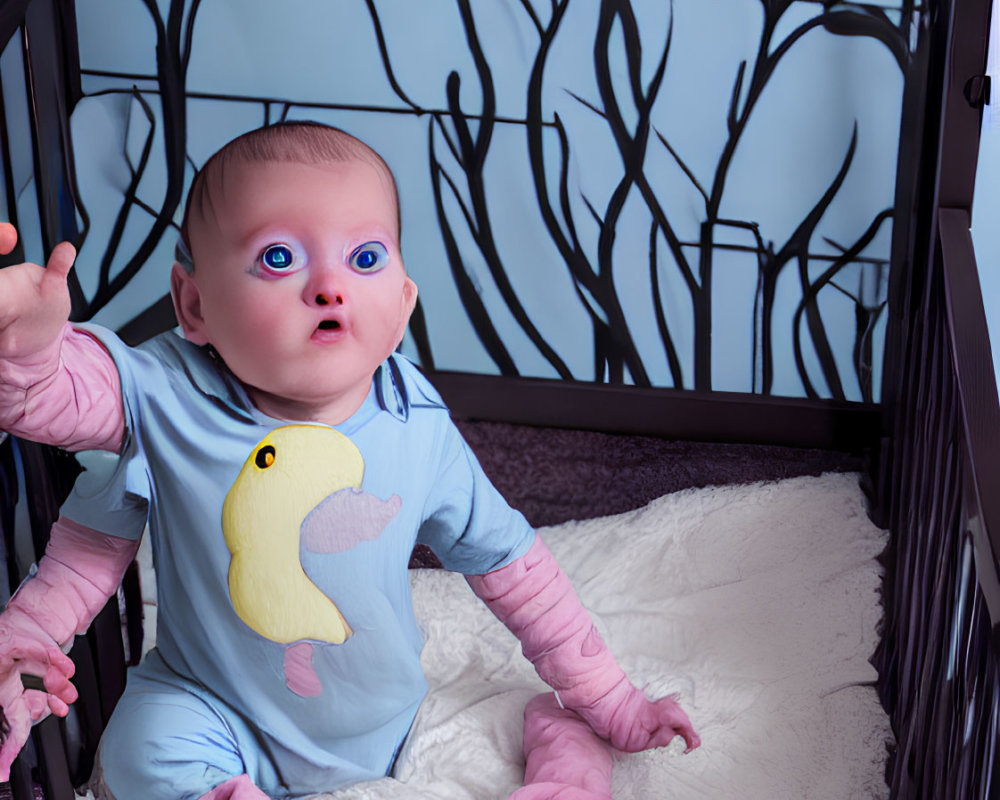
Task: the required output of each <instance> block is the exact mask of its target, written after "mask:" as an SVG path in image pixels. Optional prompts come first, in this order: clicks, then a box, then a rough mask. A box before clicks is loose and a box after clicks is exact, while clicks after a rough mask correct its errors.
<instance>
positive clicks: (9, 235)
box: [0, 222, 17, 256]
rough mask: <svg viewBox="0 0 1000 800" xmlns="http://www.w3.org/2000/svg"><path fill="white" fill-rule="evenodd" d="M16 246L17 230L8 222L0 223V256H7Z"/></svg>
mask: <svg viewBox="0 0 1000 800" xmlns="http://www.w3.org/2000/svg"><path fill="white" fill-rule="evenodd" d="M16 244H17V228H15V227H14V226H13V225H11V224H10V223H9V222H0V255H4V256H5V255H7V253H9V252H10V251H11V250H13V249H14V245H16Z"/></svg>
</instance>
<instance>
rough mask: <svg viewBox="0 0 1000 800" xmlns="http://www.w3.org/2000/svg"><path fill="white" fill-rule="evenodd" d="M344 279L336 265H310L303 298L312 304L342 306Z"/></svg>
mask: <svg viewBox="0 0 1000 800" xmlns="http://www.w3.org/2000/svg"><path fill="white" fill-rule="evenodd" d="M342 281H343V276H341V275H339V274H338V272H337V270H336V268H334V267H331V266H327V265H323V266H319V267H310V270H309V279H308V280H307V281H306V285H305V287H304V289H303V292H302V294H303V297H302V299H303V300H304V301H305V302H306V303H309V304H311V305H317V306H341V305H343V304H344V288H343V285H342Z"/></svg>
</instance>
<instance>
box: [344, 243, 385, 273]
mask: <svg viewBox="0 0 1000 800" xmlns="http://www.w3.org/2000/svg"><path fill="white" fill-rule="evenodd" d="M388 263H389V251H388V250H386V249H385V246H384V245H383V244H381V243H380V242H366V243H365V244H363V245H361V246H360V247H358V248H357V249H356V250H355V251H354V252H353V253H351V258H350V264H351V266H352V267H353V268H354V269H356V270H357V271H358V272H378V271H379V270H380V269H382V268H383V267H384V266H386V265H387V264H388Z"/></svg>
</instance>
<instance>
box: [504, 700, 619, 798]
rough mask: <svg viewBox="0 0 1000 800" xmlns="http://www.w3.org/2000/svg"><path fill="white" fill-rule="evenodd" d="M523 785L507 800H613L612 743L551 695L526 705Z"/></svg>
mask: <svg viewBox="0 0 1000 800" xmlns="http://www.w3.org/2000/svg"><path fill="white" fill-rule="evenodd" d="M524 755H525V758H526V760H527V763H526V765H525V768H524V784H525V785H524V787H523V788H521V789H518V790H517V791H516V792H514V794H512V795H511V796H510V798H509V800H611V746H610V745H609V744H608V743H607V742H605V741H604V740H603V739H601V738H600V737H599V736H597V734H595V733H594V732H593V731H592V730H591V728H590V726H589V725H588V724H587V723H586V722H584V721H583V720H582V719H581V718H580V716H579V715H578V714H576V712H574V711H569V710H567V709H564V708H561V707H560V706H559V703H558V701H557V700H556V697H555V695H554V694H552V693H548V694H540V695H538V696H537V697H535V698H533V699H532V700H531V701H530V702H529V703H528V706H527V708H525V709H524Z"/></svg>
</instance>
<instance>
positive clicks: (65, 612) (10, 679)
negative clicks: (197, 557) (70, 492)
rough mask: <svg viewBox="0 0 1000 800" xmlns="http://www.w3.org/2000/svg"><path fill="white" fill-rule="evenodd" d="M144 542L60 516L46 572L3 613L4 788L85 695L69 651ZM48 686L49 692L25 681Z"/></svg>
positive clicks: (0, 734) (0, 738) (0, 744)
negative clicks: (31, 742) (29, 744)
mask: <svg viewBox="0 0 1000 800" xmlns="http://www.w3.org/2000/svg"><path fill="white" fill-rule="evenodd" d="M138 549H139V542H138V541H131V540H128V539H120V538H117V537H114V536H107V535H105V534H102V533H98V532H97V531H94V530H92V529H90V528H87V527H85V526H83V525H80V524H78V523H76V522H73V521H72V520H70V519H67V518H65V517H60V518H59V519H58V520H57V521H56V522H55V524H54V525H53V526H52V532H51V534H50V537H49V543H48V546H47V547H46V550H45V555H44V556H43V557H42V559H41V561H40V562H39V564H38V571H37V573H35V575H34V576H32V577H31V578H29V579H28V580H26V581H25V582H24V583H23V584H22V585H21V587H20V588H19V589H18V590H17V592H15V593H14V596H13V597H12V598H11V599H10V602H8V603H7V607H6V609H5V610H4V612H3V613H2V614H0V711H2V713H3V718H2V719H0V782H3V781H6V780H7V779H8V776H9V774H10V765H11V763H12V762H13V761H14V759H15V758H16V757H17V754H18V753H19V752H20V750H21V748H22V747H23V746H24V743H25V741H27V738H28V732H29V731H30V730H31V725H32V723H34V722H37V721H38V720H40V719H41V718H42V717H44V716H46V715H47V714H48V713H49V712H50V711H51V712H52V713H54V714H56V715H58V716H66V714H67V712H68V710H69V707H68V704H69V703H72V702H73V701H74V700H76V697H77V693H76V689H75V688H74V686H73V684H72V683H70V681H69V679H70V677H71V676H72V675H73V671H74V666H73V662H72V661H71V660H70V659H69V658H68V657H67V656H66V655H64V654H63V647H64V646H66V645H68V644H69V643H70V642H72V640H73V636H74V635H76V634H78V633H83V632H84V631H86V630H87V628H88V627H89V625H90V623H91V621H93V619H94V617H95V616H97V614H98V612H99V611H100V610H101V609H102V608H103V607H104V604H105V603H106V602H107V600H108V598H109V597H111V596H112V595H113V594H114V593H115V592H116V591H117V589H118V584H119V583H121V579H122V575H123V574H124V573H125V569H126V568H127V567H128V565H129V564H131V563H132V560H133V559H134V558H135V554H136V552H137V551H138ZM38 678H41V680H42V687H43V688H34V687H33V688H25V686H24V683H25V682H28V683H29V684H30V683H31V682H32V680H34V681H37V679H38Z"/></svg>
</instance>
